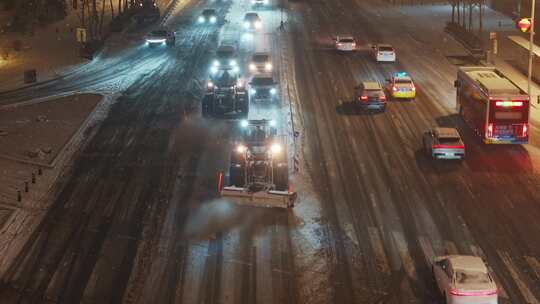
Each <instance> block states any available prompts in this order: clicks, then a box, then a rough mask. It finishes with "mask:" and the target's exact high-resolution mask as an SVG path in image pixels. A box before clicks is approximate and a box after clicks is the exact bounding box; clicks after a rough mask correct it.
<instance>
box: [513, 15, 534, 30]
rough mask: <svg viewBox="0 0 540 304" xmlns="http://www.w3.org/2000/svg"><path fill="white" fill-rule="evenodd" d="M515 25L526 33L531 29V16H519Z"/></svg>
mask: <svg viewBox="0 0 540 304" xmlns="http://www.w3.org/2000/svg"><path fill="white" fill-rule="evenodd" d="M516 25H517V28H518V30H520V31H521V32H522V33H528V32H530V31H531V25H532V22H531V18H521V19H519V20H518V21H517V22H516Z"/></svg>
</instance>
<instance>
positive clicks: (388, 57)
mask: <svg viewBox="0 0 540 304" xmlns="http://www.w3.org/2000/svg"><path fill="white" fill-rule="evenodd" d="M371 48H372V50H373V56H374V57H375V60H376V61H377V62H395V61H396V50H395V49H394V48H393V47H392V46H391V45H390V44H377V45H374V46H372V47H371Z"/></svg>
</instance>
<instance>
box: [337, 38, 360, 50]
mask: <svg viewBox="0 0 540 304" xmlns="http://www.w3.org/2000/svg"><path fill="white" fill-rule="evenodd" d="M334 41H335V42H336V50H338V51H348V52H350V51H354V50H356V40H355V39H354V37H352V36H337V37H336V38H334Z"/></svg>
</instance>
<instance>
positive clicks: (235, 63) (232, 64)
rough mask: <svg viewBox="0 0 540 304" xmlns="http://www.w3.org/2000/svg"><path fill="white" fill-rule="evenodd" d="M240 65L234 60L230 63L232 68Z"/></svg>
mask: <svg viewBox="0 0 540 304" xmlns="http://www.w3.org/2000/svg"><path fill="white" fill-rule="evenodd" d="M237 64H238V63H237V62H236V60H234V59H232V60H230V61H229V65H230V66H236V65H237Z"/></svg>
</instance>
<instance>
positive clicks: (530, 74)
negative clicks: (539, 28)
mask: <svg viewBox="0 0 540 304" xmlns="http://www.w3.org/2000/svg"><path fill="white" fill-rule="evenodd" d="M535 2H536V0H531V5H532V7H531V32H530V37H529V69H528V73H527V94H529V99H531V98H532V94H531V82H532V66H533V58H534V52H533V47H534V40H533V39H534V10H535V8H536V3H535ZM537 100H538V101H537V103H540V99H539V98H537Z"/></svg>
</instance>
